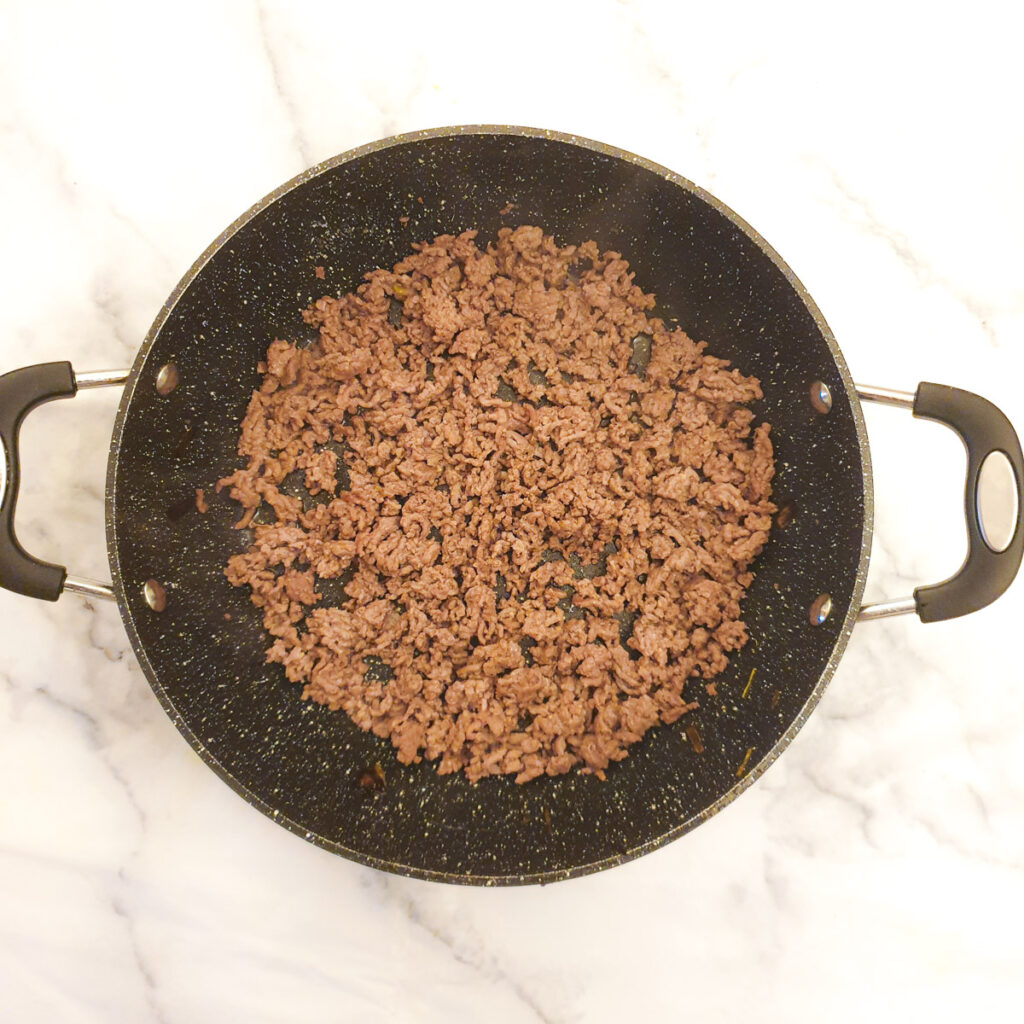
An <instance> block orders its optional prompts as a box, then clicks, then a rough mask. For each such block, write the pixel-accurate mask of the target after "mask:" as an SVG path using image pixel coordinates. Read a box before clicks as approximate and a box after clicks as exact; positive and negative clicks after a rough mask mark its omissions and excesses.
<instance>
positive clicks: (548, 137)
mask: <svg viewBox="0 0 1024 1024" xmlns="http://www.w3.org/2000/svg"><path fill="white" fill-rule="evenodd" d="M508 204H513V205H512V206H511V208H509V206H508ZM503 211H505V212H503ZM401 218H408V220H407V222H403V220H402V219H401ZM518 224H537V225H539V226H541V227H542V228H543V229H544V230H545V231H546V232H548V233H552V234H554V235H555V237H556V239H557V240H558V241H559V242H560V243H562V244H568V243H578V242H582V241H584V240H585V239H588V238H593V239H595V240H596V241H597V243H598V245H599V246H600V247H601V248H602V249H605V248H608V249H615V250H618V251H619V252H621V253H622V254H623V255H624V256H625V257H626V258H627V259H628V260H629V261H630V263H631V265H632V267H633V269H634V270H635V272H636V280H637V283H638V284H639V285H640V286H641V287H642V288H643V289H644V290H645V291H651V292H654V293H655V295H656V296H657V298H658V300H659V311H660V312H661V313H662V315H666V316H668V317H670V318H675V319H676V320H678V322H679V324H680V325H681V326H682V327H683V328H684V329H685V330H686V331H687V332H688V333H689V334H690V335H691V336H692V337H694V338H696V339H702V340H705V341H707V342H708V347H709V351H710V352H711V353H712V354H714V355H718V356H723V357H726V358H729V359H731V360H733V362H734V364H735V365H736V366H738V367H739V368H740V369H741V370H742V371H743V372H744V373H751V374H755V375H756V376H758V377H759V378H760V379H761V381H762V385H763V387H764V391H765V398H764V400H763V401H761V402H760V403H758V404H757V406H756V407H755V411H756V413H757V415H758V416H759V417H763V418H765V419H767V420H769V421H770V422H771V424H772V428H773V430H772V439H773V442H774V444H775V448H776V461H777V476H776V480H775V497H776V500H777V501H778V502H785V503H786V504H787V505H788V507H789V508H790V510H791V518H790V521H789V522H788V524H787V525H786V526H785V527H784V528H778V529H776V530H775V531H774V534H773V537H772V540H771V541H770V543H769V545H768V547H767V548H766V550H765V551H764V553H763V554H762V555H761V556H760V558H759V560H758V561H757V562H756V563H755V566H754V568H755V570H756V574H757V575H756V579H755V582H754V584H753V586H752V587H751V588H750V591H749V593H748V596H747V599H746V602H745V606H744V617H745V620H746V622H747V624H748V626H749V629H750V635H751V642H750V643H749V644H748V645H747V646H746V647H745V648H744V649H743V650H742V651H741V652H739V653H738V654H737V655H735V656H734V657H733V658H732V661H731V663H730V665H729V668H728V669H727V671H726V672H725V673H724V674H723V675H722V676H721V677H719V679H718V682H717V695H716V696H714V697H712V696H708V695H707V694H705V693H704V688H703V686H702V685H701V683H700V682H699V681H697V680H695V681H693V683H692V684H691V685H692V687H693V690H692V692H693V694H694V695H695V696H696V697H698V698H699V699H700V702H701V707H700V709H699V710H698V711H697V712H695V713H693V714H691V715H689V716H684V718H683V719H681V720H680V721H679V722H678V723H676V724H675V725H673V726H667V727H665V726H663V727H661V728H658V729H655V730H652V731H651V732H650V733H648V734H647V736H646V737H645V738H644V740H643V741H642V742H641V743H640V744H638V745H636V746H634V747H633V748H632V749H631V752H630V754H629V756H628V757H627V758H626V760H625V761H623V762H621V763H619V764H617V765H615V766H613V767H612V768H611V770H610V771H609V773H608V780H607V781H606V782H603V783H602V782H600V781H598V780H596V779H594V778H593V777H588V776H581V775H577V774H569V775H566V776H562V777H559V778H555V779H539V780H536V781H535V782H533V783H530V784H527V785H525V786H516V785H514V783H513V782H512V781H511V779H508V778H492V779H486V780H484V781H483V782H481V783H479V784H478V785H476V786H473V785H470V784H469V783H468V782H467V781H466V780H465V779H464V778H462V777H461V776H458V777H453V776H448V777H440V776H438V775H437V774H436V772H435V771H434V769H433V767H432V766H430V765H427V764H420V765H415V766H411V767H406V766H402V765H399V764H398V762H397V761H396V759H395V758H394V756H393V753H392V749H391V747H390V745H389V744H387V743H386V742H385V741H381V740H378V739H377V738H375V737H374V736H372V735H370V734H367V733H363V732H361V731H360V730H359V729H357V728H356V727H355V726H354V725H353V724H352V723H351V722H350V721H349V719H348V718H347V717H346V716H345V715H344V714H340V713H330V712H327V711H326V710H325V709H323V708H320V707H318V706H314V705H311V704H308V703H304V702H303V701H301V700H300V699H299V689H298V687H296V686H294V685H292V684H289V683H287V682H286V681H285V679H284V677H283V673H282V671H281V669H280V666H277V665H273V666H268V665H266V664H265V663H264V660H263V651H264V648H265V646H266V641H265V638H264V635H263V632H262V629H261V625H260V617H259V612H258V609H256V608H255V607H253V606H252V605H251V604H250V603H249V601H248V596H247V592H245V591H242V590H237V589H234V588H232V587H231V586H229V585H228V583H227V582H226V580H225V579H224V576H223V574H222V567H223V565H224V563H225V562H226V561H227V559H228V557H229V556H230V555H232V554H234V553H236V552H238V551H241V550H244V548H245V547H246V546H247V544H248V541H249V536H250V535H249V534H248V532H247V531H236V530H233V529H232V528H231V523H232V522H233V521H234V519H235V518H236V517H237V508H235V507H231V506H230V505H229V503H228V502H227V501H226V499H224V498H223V497H222V498H221V499H214V498H213V497H212V491H213V485H214V483H215V482H216V481H217V479H218V478H220V477H222V476H225V475H227V474H228V473H229V472H231V471H232V470H233V469H234V468H235V467H236V466H237V465H238V464H239V460H238V456H237V455H236V452H235V443H236V439H237V435H238V427H239V423H240V420H241V417H242V415H243V413H244V411H245V407H246V404H247V402H248V399H249V396H250V393H251V391H252V390H253V388H254V387H255V386H256V385H257V384H258V380H259V375H258V373H257V369H256V366H257V363H258V361H259V360H260V359H261V358H262V357H263V354H264V353H265V350H266V347H267V345H268V343H269V342H270V341H271V340H272V339H274V338H278V337H280V338H287V339H292V340H298V341H304V340H307V339H309V337H310V330H309V328H308V327H307V326H306V325H305V324H304V323H303V321H302V319H301V316H300V312H301V310H302V309H303V308H304V307H306V306H307V305H308V304H309V303H310V302H311V301H313V300H314V299H315V298H317V297H319V296H320V295H322V294H325V293H330V294H338V293H341V292H344V291H348V290H350V289H352V288H353V287H355V286H356V285H357V284H358V283H359V281H360V279H361V277H362V275H363V274H364V273H365V272H366V271H368V270H371V269H373V268H375V267H380V266H391V265H392V264H393V263H394V262H396V260H398V259H399V258H401V256H403V255H404V254H405V253H407V251H408V247H409V244H410V243H411V242H413V241H416V240H423V239H428V238H431V237H433V236H435V235H437V234H439V233H442V232H458V231H461V230H464V229H467V228H476V229H478V231H479V237H480V239H481V240H482V241H487V240H489V239H491V238H493V237H494V235H495V233H496V232H497V230H498V228H499V227H501V226H502V225H508V226H516V225H518ZM318 266H322V267H323V268H324V279H323V280H322V281H321V280H320V279H318V278H317V276H316V275H315V273H314V268H316V267H318ZM169 362H173V363H174V364H175V366H176V367H177V370H178V375H179V380H180V383H179V384H178V386H177V387H176V388H175V389H174V390H173V391H171V392H170V393H169V394H167V395H160V394H158V392H157V390H156V388H155V387H154V381H155V378H156V375H157V373H158V371H159V369H160V368H161V367H162V366H164V365H165V364H166V363H169ZM812 380H821V381H824V382H825V383H826V384H828V386H829V388H830V389H831V392H832V395H833V399H834V404H833V408H832V411H831V413H829V414H828V415H827V416H826V415H820V414H818V413H815V412H814V410H813V409H812V407H811V405H810V402H809V401H808V397H807V396H808V387H809V384H810V382H811V381H812ZM851 396H852V385H851V383H850V379H849V375H848V373H847V371H846V368H845V365H844V364H843V362H842V359H841V357H840V356H839V353H838V349H836V348H835V343H834V341H833V340H832V338H831V335H830V334H829V332H828V329H827V327H826V326H825V325H824V322H823V321H822V320H821V318H820V316H819V315H818V314H817V312H816V310H815V308H814V307H813V304H812V303H811V302H810V300H809V299H808V298H807V297H806V295H805V294H804V293H803V290H802V288H800V287H799V285H798V284H796V283H795V279H793V278H792V275H791V274H789V273H788V271H786V269H785V268H784V266H783V265H782V264H781V262H780V261H779V260H778V257H776V256H775V255H774V253H772V252H771V250H769V249H767V247H766V246H764V244H763V242H761V240H760V239H759V238H758V237H757V236H756V235H754V234H753V233H752V232H750V231H749V229H747V228H746V226H745V225H743V223H742V222H740V221H739V220H738V218H735V217H734V216H733V215H731V214H730V213H729V211H727V210H726V209H725V208H724V207H722V206H721V205H720V204H718V203H717V202H715V201H714V200H712V199H711V198H710V197H708V196H706V195H705V194H704V193H702V192H701V191H700V190H699V189H696V188H695V187H694V186H692V185H690V184H689V183H687V182H685V181H683V180H682V179H679V178H676V177H675V176H673V175H669V174H668V173H667V172H664V171H663V170H662V169H660V168H656V167H654V166H653V165H650V164H646V163H645V162H643V161H639V160H636V159H635V158H631V157H628V155H627V154H621V153H618V152H616V151H612V150H608V149H607V148H606V147H601V146H597V145H595V144H591V143H587V144H582V143H580V142H579V140H572V139H569V138H566V137H561V136H554V135H552V134H551V133H540V132H536V133H532V132H524V131H505V130H495V129H477V130H461V131H460V130H451V131H444V132H434V133H422V134H420V135H417V136H411V137H404V138H401V139H399V140H393V141H392V142H390V143H388V144H379V145H377V146H372V147H366V148H365V149H364V150H360V151H357V152H356V153H355V154H349V155H346V156H343V157H340V158H338V159H337V160H335V161H330V162H328V163H327V164H326V165H323V166H322V167H321V168H316V169H314V171H313V172H309V173H308V174H307V175H304V176H302V177H301V178H300V179H297V181H296V182H293V183H290V184H289V185H288V186H285V187H284V188H283V189H281V190H279V192H278V193H275V195H274V196H272V197H269V198H268V200H267V201H265V202H264V203H263V204H260V206H258V207H256V208H255V209H254V210H253V211H250V213H249V214H248V215H246V217H244V218H242V220H241V221H239V222H238V223H237V224H236V225H233V226H232V228H230V229H229V230H228V231H227V232H225V235H223V236H222V237H221V239H218V241H217V242H216V243H215V244H214V246H212V247H211V250H210V251H208V253H207V254H206V255H205V256H204V258H203V259H202V260H200V262H199V263H197V265H196V267H195V268H193V270H192V271H190V273H189V275H187V276H186V278H185V279H184V280H183V282H182V284H181V285H180V286H179V289H178V291H177V292H176V293H175V295H174V296H172V298H171V299H170V300H169V302H168V305H167V306H166V307H165V309H164V310H163V311H162V313H161V315H160V317H159V318H158V320H157V323H156V324H155V325H154V329H153V330H152V331H151V333H150V336H149V338H148V339H147V342H146V344H145V345H144V347H143V349H142V350H141V351H140V353H139V357H138V359H137V361H136V366H135V373H134V376H133V380H132V382H131V383H130V386H129V388H128V389H127V390H126V393H125V397H124V401H123V403H122V407H121V410H120V413H119V417H118V422H117V426H116V428H115V434H114V442H113V449H112V456H111V466H110V479H109V494H110V499H111V500H110V502H109V504H108V516H109V520H108V530H109V539H110V551H111V560H112V569H113V571H114V579H115V581H116V586H117V588H118V591H119V594H120V598H121V606H122V611H123V614H124V617H125V622H126V625H127V626H128V629H129V632H130V635H131V636H132V639H133V642H134V643H135V646H136V650H137V652H138V654H139V657H140V660H141V662H142V664H143V667H144V669H145V671H146V673H147V675H148V677H149V679H150V681H151V683H152V685H153V688H154V690H155V692H156V693H157V695H158V697H159V698H160V699H161V701H162V702H163V703H164V706H165V707H166V708H167V710H168V712H169V713H170V714H171V716H172V718H173V719H174V720H175V722H176V723H177V724H178V726H179V727H180V728H181V729H182V731H183V733H184V734H185V735H186V737H187V738H188V739H189V741H190V742H191V743H192V744H193V746H194V747H195V748H196V749H197V750H198V752H199V753H200V754H201V755H202V756H203V757H204V758H205V759H206V760H207V761H208V762H209V763H211V765H213V766H214V767H215V768H216V769H217V770H218V771H219V772H220V773H221V774H222V775H223V776H224V777H225V778H226V779H227V781H228V782H229V783H230V784H231V785H233V786H234V787H235V788H236V789H237V790H239V792H241V793H242V795H244V796H245V797H246V799H248V800H250V801H251V802H252V803H254V804H255V805H256V806H258V807H259V808H260V809H262V810H264V811H265V812H266V813H268V814H272V815H273V816H274V817H275V818H276V820H278V821H280V822H281V823H282V824H285V825H286V826H288V827H290V828H292V829H294V830H295V831H297V832H299V833H300V834H302V835H304V836H305V837H306V838H308V839H311V840H313V841H315V842H318V843H321V844H322V845H325V846H327V847H329V848H332V849H334V850H336V851H337V852H339V853H343V854H344V855H346V856H349V857H351V858H354V859H356V860H359V861H362V862H365V863H371V864H374V865H375V866H378V867H383V868H387V869H391V870H395V871H400V872H403V873H408V874H414V875H419V876H422V877H431V878H447V879H450V880H454V881H473V882H491V881H493V882H526V881H545V880H553V879H556V878H559V877H564V876H566V875H570V874H579V873H583V872H586V871H590V870H596V869H597V868H600V867H604V866H608V865H610V864H614V863H617V862H618V861H620V860H621V859H624V858H627V857H630V856H635V855H637V854H638V853H640V852H644V851H645V850H648V849H652V848H654V847H655V846H657V845H659V844H661V843H662V842H665V841H667V840H668V839H670V838H672V837H674V836H676V835H678V834H680V833H682V832H683V831H685V830H687V829H688V828H691V827H693V826H694V825H695V824H697V823H699V822H700V821H702V820H703V819H704V818H705V817H706V816H707V815H708V814H710V813H713V812H714V810H717V809H718V808H719V807H721V806H722V805H723V804H724V803H725V802H727V801H728V800H729V799H730V798H731V797H732V796H734V795H735V793H736V792H737V791H738V790H739V789H740V788H741V787H742V786H743V785H744V784H745V783H746V781H747V779H748V778H749V777H751V776H753V775H756V774H757V773H758V772H759V771H760V770H762V769H763V768H764V767H765V766H766V765H767V764H768V763H770V761H771V760H772V759H773V758H774V756H776V755H777V753H778V752H779V750H780V749H781V748H782V746H784V745H785V743H786V742H788V739H789V738H790V737H791V736H792V734H793V732H795V729H796V728H797V727H798V726H799V725H800V724H801V723H802V721H803V718H804V716H805V715H806V714H807V713H808V712H809V710H810V708H811V707H812V706H813V704H814V702H815V701H816V699H817V696H818V695H819V694H820V690H821V688H822V687H823V685H824V683H825V681H826V680H827V678H828V676H829V675H830V673H831V668H832V667H833V666H834V663H835V660H836V659H837V657H838V655H839V653H840V652H841V650H842V648H843V646H844V645H845V642H846V638H847V635H848V632H849V628H850V625H851V622H852V619H851V616H850V614H849V613H850V609H851V608H853V607H855V606H856V604H857V603H858V602H859V596H860V591H861V588H862V586H863V581H862V578H861V576H862V574H861V569H862V568H863V562H864V560H865V559H866V555H867V550H866V549H867V538H868V535H869V529H870V525H869V519H868V518H867V517H866V502H869V501H870V495H869V493H867V492H866V489H865V470H866V465H865V461H864V456H863V455H862V432H863V429H862V424H861V420H860V414H859V408H856V407H855V405H854V404H851ZM865 454H866V452H865ZM197 487H200V488H203V489H204V492H205V494H206V496H207V500H208V501H209V502H210V506H211V507H210V511H209V512H208V513H207V514H206V515H200V514H198V513H197V511H196V508H195V489H196V488H197ZM868 511H869V510H868ZM150 579H154V580H157V581H159V582H160V583H162V584H163V585H164V586H165V587H166V591H167V607H166V610H165V611H163V612H161V613H155V612H154V611H153V610H152V609H150V608H149V607H148V605H147V604H146V602H145V599H144V596H143V588H144V585H145V582H146V581H147V580H150ZM822 593H828V594H830V595H831V597H832V603H833V612H832V616H831V618H830V619H829V620H828V621H827V622H826V623H825V624H824V625H822V626H820V627H817V628H814V627H811V626H810V624H809V622H808V615H807V609H808V607H809V605H810V604H811V602H812V601H813V600H814V598H815V597H817V596H818V595H819V594H822ZM748 684H749V685H748ZM689 725H692V726H695V727H696V728H697V730H698V732H699V734H700V737H701V741H702V746H703V751H702V753H699V754H698V753H696V752H695V750H694V747H693V745H692V744H691V743H690V742H688V741H687V739H686V733H685V729H686V727H687V726H689ZM375 762H379V763H380V765H381V766H382V768H383V772H384V776H385V779H386V785H385V787H384V789H383V790H379V791H378V790H375V789H373V788H370V787H366V786H361V785H359V778H360V776H361V774H362V773H363V772H364V771H365V770H366V769H367V768H369V767H371V766H372V765H373V764H374V763H375Z"/></svg>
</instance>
